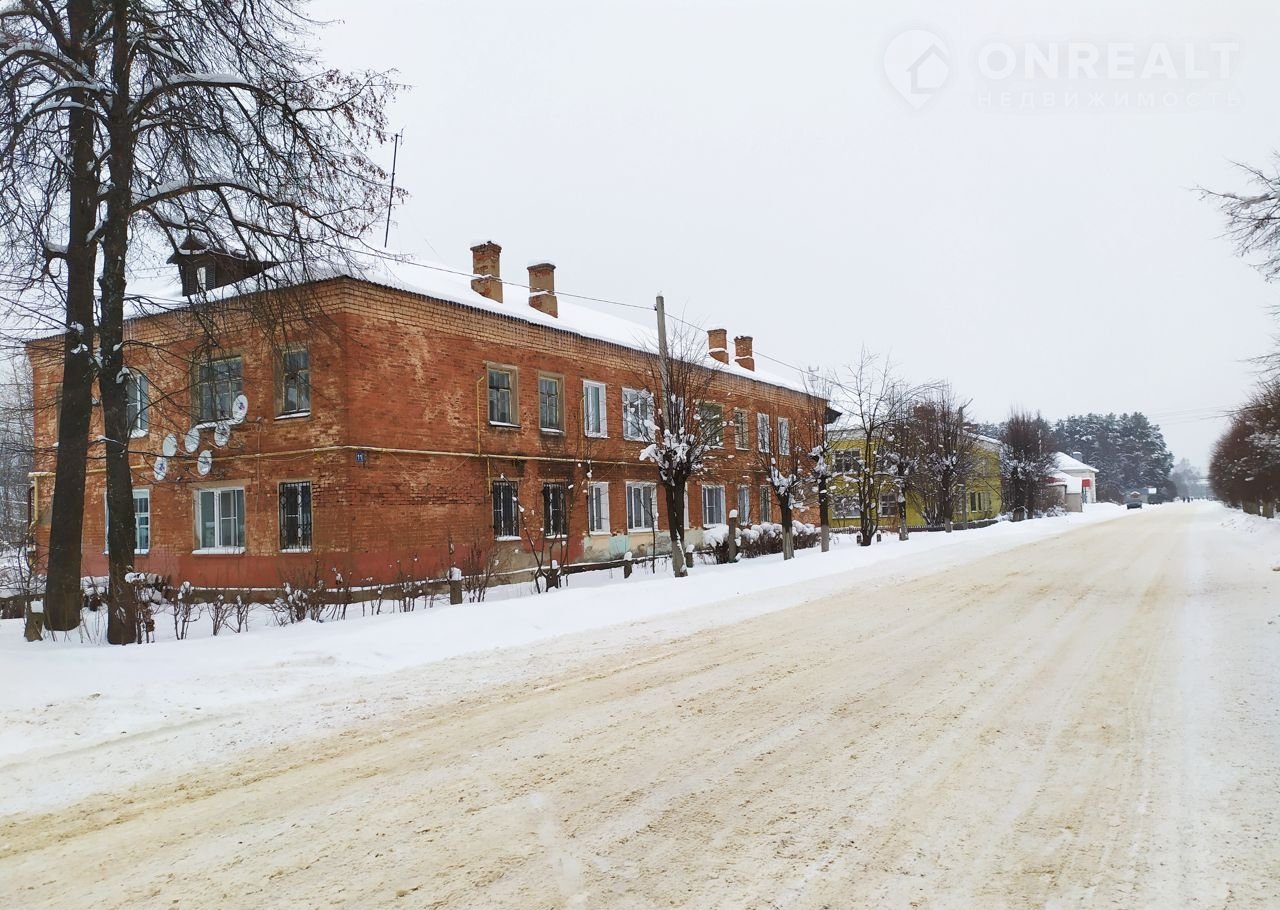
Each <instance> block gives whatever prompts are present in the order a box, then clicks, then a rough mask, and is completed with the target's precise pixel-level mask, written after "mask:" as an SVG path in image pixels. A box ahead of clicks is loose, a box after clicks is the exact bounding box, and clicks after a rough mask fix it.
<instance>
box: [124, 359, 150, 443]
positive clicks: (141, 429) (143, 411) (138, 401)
mask: <svg viewBox="0 0 1280 910" xmlns="http://www.w3.org/2000/svg"><path fill="white" fill-rule="evenodd" d="M147 385H148V384H147V377H146V376H143V375H142V374H141V373H133V372H130V373H129V374H128V375H127V376H126V377H125V380H124V406H125V415H126V418H127V419H128V421H129V435H130V436H146V435H147V430H148V429H149V428H150V426H151V415H150V413H148V412H149V398H150V389H148V387H147Z"/></svg>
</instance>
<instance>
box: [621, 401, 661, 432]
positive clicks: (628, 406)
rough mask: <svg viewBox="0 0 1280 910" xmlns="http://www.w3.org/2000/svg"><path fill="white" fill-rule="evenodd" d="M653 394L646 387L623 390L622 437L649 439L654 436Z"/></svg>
mask: <svg viewBox="0 0 1280 910" xmlns="http://www.w3.org/2000/svg"><path fill="white" fill-rule="evenodd" d="M652 425H653V395H652V394H651V393H650V392H649V391H648V390H646V389H623V390H622V438H623V439H634V440H641V441H644V440H648V439H650V438H651V437H652V436H653V430H652V429H651V427H652Z"/></svg>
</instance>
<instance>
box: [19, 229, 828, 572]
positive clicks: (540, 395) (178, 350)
mask: <svg viewBox="0 0 1280 910" xmlns="http://www.w3.org/2000/svg"><path fill="white" fill-rule="evenodd" d="M472 253H473V263H472V266H473V274H465V273H461V272H450V271H448V270H445V269H442V268H439V267H432V266H428V265H425V264H423V265H419V264H410V263H399V262H397V263H394V264H391V265H387V264H385V263H382V264H379V265H377V266H376V267H370V268H368V269H363V270H359V272H360V273H359V274H358V275H356V274H347V273H341V274H335V275H334V276H333V277H331V278H328V279H326V280H324V281H319V282H315V283H314V284H312V285H311V286H309V293H310V294H311V297H312V299H313V302H314V307H313V311H314V312H316V313H323V316H322V317H320V318H315V319H312V320H311V321H309V322H307V323H306V324H301V325H294V326H292V327H291V329H290V331H289V333H288V336H289V340H288V343H287V344H285V345H283V346H282V345H280V344H273V343H268V341H267V340H266V339H264V338H263V337H262V335H261V332H259V331H255V330H253V329H252V328H250V327H249V325H248V323H244V324H242V325H241V326H240V327H239V328H236V327H235V322H234V319H233V320H231V323H232V327H231V328H230V329H228V330H226V331H225V332H224V333H223V335H222V337H220V338H219V343H218V347H217V349H216V350H214V351H212V352H207V351H198V350H197V348H198V340H197V339H198V338H199V337H200V334H201V333H200V332H198V331H197V326H198V325H199V324H202V321H207V320H204V319H203V316H202V312H203V311H204V310H203V308H205V307H218V306H225V304H224V303H219V302H217V301H214V302H208V303H200V304H192V305H190V306H179V307H176V308H174V309H172V310H171V311H169V312H164V313H161V314H157V315H151V316H147V317H142V318H137V319H133V320H131V321H130V322H129V323H128V326H127V334H126V338H127V341H126V362H127V364H128V366H129V368H130V371H131V373H132V375H131V377H130V378H129V379H128V382H129V385H130V398H131V405H132V406H131V411H132V412H133V413H134V414H135V415H136V422H135V429H134V431H133V438H132V440H131V450H132V453H133V454H132V458H131V460H132V463H133V465H134V484H135V504H136V506H137V508H136V513H137V514H136V525H137V548H138V556H137V559H136V568H137V569H139V570H141V571H148V572H155V573H158V574H161V575H167V576H169V577H170V578H171V579H173V580H174V581H175V582H176V581H180V580H191V581H193V582H195V583H197V584H200V585H205V586H213V585H218V586H236V587H241V586H257V587H268V588H270V587H277V586H279V585H280V584H281V582H282V581H285V580H289V579H291V578H298V577H301V576H302V575H305V574H307V573H310V572H312V571H316V570H318V571H320V572H321V573H322V574H324V575H326V576H328V575H329V574H330V573H332V572H333V571H334V570H337V571H340V572H342V573H343V574H344V576H345V577H347V578H360V579H366V578H369V579H375V580H390V579H392V578H394V577H396V576H397V574H398V573H400V572H411V573H413V574H416V575H418V576H419V577H421V576H425V575H427V574H430V573H432V572H436V571H441V570H442V569H443V568H444V567H447V566H448V565H449V564H450V563H451V562H454V561H456V560H457V556H456V551H457V549H461V548H471V547H479V548H481V549H484V550H486V551H488V550H493V551H495V552H498V553H502V554H504V555H505V557H506V561H507V562H508V563H515V564H518V563H520V562H521V561H522V560H524V561H526V562H527V559H528V551H529V549H530V547H531V546H533V545H539V546H540V545H541V543H540V542H541V541H543V540H545V539H547V538H548V537H552V538H561V539H563V540H565V542H566V547H565V550H566V555H567V556H568V558H570V559H572V560H601V559H608V558H611V557H614V558H616V557H617V556H620V555H621V554H622V553H624V552H626V551H631V552H633V553H635V554H637V555H643V554H646V553H650V552H654V551H655V550H657V551H662V550H664V549H665V547H666V534H665V533H664V532H663V531H662V529H665V528H666V527H667V516H666V514H665V511H666V510H665V507H664V506H663V504H662V497H661V496H659V495H657V488H656V483H655V482H656V479H657V478H656V470H655V468H654V466H653V465H652V464H650V463H647V462H641V461H640V459H639V454H640V452H641V450H642V449H643V448H644V446H645V445H646V444H647V443H646V439H645V437H646V435H647V433H648V431H647V430H646V428H645V413H646V409H647V408H651V406H652V405H651V399H649V398H648V397H647V394H646V392H645V390H644V387H643V377H644V376H645V375H647V366H648V361H647V359H646V358H648V357H650V356H651V355H650V354H649V353H648V352H649V351H650V350H652V348H651V339H652V337H653V334H654V332H653V329H651V328H649V327H647V326H645V325H642V324H641V323H639V322H632V321H630V320H627V319H623V318H620V317H617V316H614V315H611V314H609V313H605V312H601V311H599V310H598V309H593V308H589V307H587V306H585V305H582V304H578V303H574V302H570V301H568V300H561V299H560V298H558V296H557V294H556V292H555V282H554V266H552V265H550V264H548V263H540V264H536V265H533V266H530V267H529V271H528V282H527V287H524V286H520V285H507V286H506V287H504V284H503V282H502V280H501V271H500V261H499V257H500V253H501V251H500V248H499V247H498V246H497V244H494V243H484V244H480V245H478V246H476V247H475V248H473V251H472ZM178 265H179V266H180V267H181V268H182V269H183V270H184V273H183V281H182V284H181V289H180V290H179V289H177V287H176V286H175V289H174V290H172V291H171V292H170V293H172V294H174V295H181V294H183V293H194V292H197V291H199V290H200V289H201V288H204V287H212V286H213V285H215V284H216V283H217V281H216V278H215V275H214V272H213V270H212V269H211V268H210V267H209V266H208V265H207V264H202V262H201V260H200V259H199V257H198V256H194V257H193V256H188V257H186V258H185V259H181V261H179V263H178ZM346 271H348V272H351V271H356V270H346ZM406 277H408V278H410V279H412V280H404V279H405V278H406ZM522 278H523V276H522ZM236 293H238V291H237V286H235V285H231V286H228V287H224V288H221V289H219V290H218V291H216V292H215V293H213V294H211V295H210V296H211V297H221V298H223V299H224V300H226V299H228V298H232V297H233V295H235V294H236ZM270 293H281V292H270ZM241 299H243V298H241ZM728 347H729V346H728V333H727V332H726V331H724V330H713V331H711V332H709V333H708V340H707V353H706V361H705V364H706V367H707V368H708V369H713V370H715V371H716V378H715V380H714V384H713V386H712V388H713V389H714V397H715V399H716V400H714V401H709V402H706V403H705V404H706V406H707V407H710V408H712V409H713V410H714V409H716V408H717V407H718V409H719V413H720V414H722V415H723V422H724V438H723V444H722V446H721V448H719V449H718V450H717V451H716V453H715V457H713V458H711V459H710V464H709V467H708V470H707V472H706V473H705V475H703V476H701V477H699V479H698V480H697V481H695V482H694V483H693V484H692V485H691V488H690V491H689V498H690V502H689V508H688V509H687V512H688V522H689V524H690V525H691V528H690V532H689V535H688V537H689V539H690V540H692V541H694V542H696V541H697V540H698V539H699V537H700V529H701V528H702V527H703V526H704V525H711V524H718V523H722V522H724V521H726V519H727V516H728V513H729V511H730V510H731V509H735V508H736V509H737V510H738V511H739V513H740V516H741V518H742V519H743V520H747V521H757V522H758V521H761V520H770V519H773V520H776V517H777V510H776V507H775V506H774V504H773V502H772V499H771V496H770V490H769V488H768V486H767V482H766V479H765V474H764V472H763V471H762V470H760V465H761V459H760V457H759V452H760V450H761V449H762V448H765V449H766V450H771V449H773V448H774V447H777V446H785V445H789V444H790V437H791V434H792V427H795V426H798V425H799V421H800V419H801V417H802V415H804V414H805V413H808V412H811V410H812V407H813V404H814V403H813V401H812V399H810V398H809V397H808V396H807V395H806V394H805V392H804V390H803V387H802V386H801V385H800V384H799V383H798V382H796V381H789V380H787V379H785V378H781V377H776V376H769V375H766V374H764V373H762V372H760V371H757V370H756V367H755V360H754V357H753V351H752V339H751V338H749V337H737V338H735V339H734V346H733V348H734V354H733V356H730V354H729V351H728ZM59 351H60V342H59V341H58V340H57V339H46V340H44V341H36V342H32V343H31V344H30V345H29V346H28V354H29V357H30V359H31V362H32V365H33V372H34V379H35V395H36V400H37V402H44V403H50V402H54V401H56V398H57V394H58V387H59V383H60V375H61V373H60V361H59ZM37 415H38V416H37V425H36V428H35V432H36V443H37V448H38V450H39V452H40V453H41V454H40V455H39V457H38V463H37V469H38V470H37V474H36V480H37V483H36V497H35V498H36V510H37V516H38V518H37V544H38V545H40V544H43V543H44V542H45V541H46V540H47V533H48V508H49V501H50V499H51V491H52V477H51V475H50V474H49V473H48V472H49V471H51V470H52V465H53V459H52V455H51V453H52V451H53V448H52V446H53V443H54V442H55V440H56V408H53V407H45V408H38V409H37ZM100 427H101V421H100V417H95V426H94V427H93V428H92V429H91V431H90V432H91V434H92V435H93V436H95V437H96V436H97V435H98V434H99V433H100V432H101V429H100ZM99 454H100V453H99ZM104 493H105V490H104V475H103V473H102V470H101V462H100V461H91V462H90V467H89V476H88V483H87V493H86V512H85V531H84V553H85V556H84V566H83V570H84V573H85V574H102V573H103V572H104V571H105V565H106V556H105V552H104V549H105V546H104V542H105V521H106V517H105V510H104ZM800 517H804V518H806V519H807V520H813V517H814V515H813V510H811V511H810V512H808V513H805V514H804V515H802V516H800ZM450 544H452V545H453V546H454V547H455V555H454V556H450V555H449V547H450Z"/></svg>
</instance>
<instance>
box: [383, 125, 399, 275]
mask: <svg viewBox="0 0 1280 910" xmlns="http://www.w3.org/2000/svg"><path fill="white" fill-rule="evenodd" d="M403 140H404V130H403V129H402V130H400V132H398V133H396V134H395V135H394V136H392V137H391V194H390V195H389V196H387V230H386V232H385V233H384V234H383V235H382V248H383V249H384V250H385V249H386V248H387V242H388V241H389V240H390V239H391V207H392V206H393V205H395V201H396V163H397V162H398V160H399V158H400V143H401V142H402V141H403Z"/></svg>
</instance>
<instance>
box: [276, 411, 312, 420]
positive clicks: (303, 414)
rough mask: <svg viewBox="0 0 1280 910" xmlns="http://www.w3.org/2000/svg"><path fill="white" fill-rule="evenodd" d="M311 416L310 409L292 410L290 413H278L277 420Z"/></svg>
mask: <svg viewBox="0 0 1280 910" xmlns="http://www.w3.org/2000/svg"><path fill="white" fill-rule="evenodd" d="M310 416H311V412H310V411H292V412H290V413H288V414H277V415H276V420H301V419H302V418H304V417H310Z"/></svg>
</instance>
